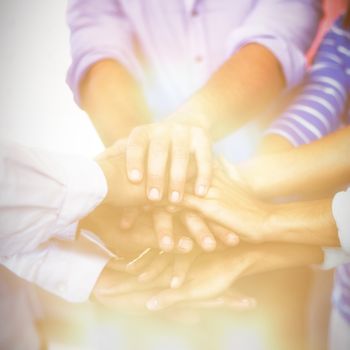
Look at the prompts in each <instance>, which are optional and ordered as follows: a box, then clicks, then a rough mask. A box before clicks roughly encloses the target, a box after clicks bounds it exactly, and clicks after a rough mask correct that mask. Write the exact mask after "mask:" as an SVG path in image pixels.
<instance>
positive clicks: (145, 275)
mask: <svg viewBox="0 0 350 350" xmlns="http://www.w3.org/2000/svg"><path fill="white" fill-rule="evenodd" d="M148 279H149V273H147V272H144V273H141V275H139V276H138V277H137V280H138V281H139V282H146V281H147V280H148Z"/></svg>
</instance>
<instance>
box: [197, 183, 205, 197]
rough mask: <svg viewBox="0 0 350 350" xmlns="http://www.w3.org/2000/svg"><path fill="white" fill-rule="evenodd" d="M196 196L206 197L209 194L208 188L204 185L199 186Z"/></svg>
mask: <svg viewBox="0 0 350 350" xmlns="http://www.w3.org/2000/svg"><path fill="white" fill-rule="evenodd" d="M196 194H197V196H205V195H206V194H207V187H206V186H204V185H199V186H197V190H196Z"/></svg>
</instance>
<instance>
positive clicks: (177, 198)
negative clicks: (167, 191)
mask: <svg viewBox="0 0 350 350" xmlns="http://www.w3.org/2000/svg"><path fill="white" fill-rule="evenodd" d="M170 201H171V202H174V203H176V202H179V201H180V192H178V191H173V192H171V195H170Z"/></svg>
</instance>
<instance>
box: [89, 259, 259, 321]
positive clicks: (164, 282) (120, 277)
mask: <svg viewBox="0 0 350 350" xmlns="http://www.w3.org/2000/svg"><path fill="white" fill-rule="evenodd" d="M114 266H115V261H113V260H111V261H110V262H109V263H108V265H107V266H106V267H105V269H104V270H103V271H102V273H101V275H100V277H99V279H98V281H97V283H96V285H95V287H94V290H93V292H92V296H93V298H94V299H95V300H96V301H98V302H100V303H102V304H103V305H105V306H108V307H112V308H117V309H127V310H128V311H138V312H145V311H146V310H147V309H146V307H145V305H146V302H147V300H149V299H150V298H151V297H152V296H153V295H154V293H155V292H161V291H162V289H164V288H167V286H168V285H169V278H170V276H171V275H170V272H171V270H170V269H169V268H168V269H167V270H166V271H164V272H163V273H162V274H160V275H159V276H158V277H157V278H156V279H154V280H152V281H148V282H143V283H140V282H139V281H138V279H137V278H135V277H134V276H131V275H129V274H127V273H122V272H118V271H115V269H114ZM254 306H255V300H254V299H252V298H248V297H245V296H243V295H242V294H240V293H238V292H237V291H233V290H228V291H226V292H225V293H224V294H222V295H220V296H217V297H213V298H209V299H204V300H193V301H184V302H183V303H181V305H180V308H177V309H176V310H175V311H176V313H178V312H181V310H187V311H191V312H196V311H195V309H197V310H198V309H208V308H209V309H213V308H218V307H229V308H232V309H234V310H246V309H250V308H252V307H254ZM170 311H171V313H173V312H174V310H173V309H171V310H170ZM181 315H182V313H181ZM180 321H182V317H181V319H180Z"/></svg>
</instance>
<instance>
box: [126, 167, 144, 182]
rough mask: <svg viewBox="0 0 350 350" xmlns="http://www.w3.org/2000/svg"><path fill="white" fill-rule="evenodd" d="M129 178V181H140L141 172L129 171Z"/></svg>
mask: <svg viewBox="0 0 350 350" xmlns="http://www.w3.org/2000/svg"><path fill="white" fill-rule="evenodd" d="M129 177H130V180H131V181H141V179H142V175H141V172H140V171H139V170H137V169H133V170H131V171H130V174H129Z"/></svg>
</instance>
